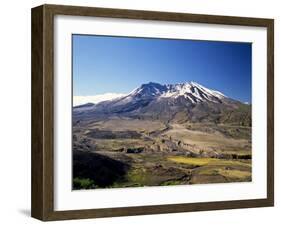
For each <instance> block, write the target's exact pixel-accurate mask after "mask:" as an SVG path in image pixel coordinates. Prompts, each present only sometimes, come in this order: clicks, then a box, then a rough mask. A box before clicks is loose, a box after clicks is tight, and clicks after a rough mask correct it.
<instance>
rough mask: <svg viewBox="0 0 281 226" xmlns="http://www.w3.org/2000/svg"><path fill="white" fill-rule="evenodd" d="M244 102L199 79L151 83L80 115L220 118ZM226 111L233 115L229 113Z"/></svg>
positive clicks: (184, 118)
mask: <svg viewBox="0 0 281 226" xmlns="http://www.w3.org/2000/svg"><path fill="white" fill-rule="evenodd" d="M242 105H243V106H247V105H245V104H243V103H241V102H239V101H236V100H234V99H231V98H229V97H227V96H226V95H224V94H223V93H221V92H219V91H216V90H212V89H209V88H206V87H204V86H202V85H200V84H198V83H196V82H186V83H180V84H167V85H162V84H158V83H153V82H150V83H147V84H143V85H141V86H140V87H139V88H136V89H134V90H133V91H132V92H130V93H129V94H127V95H125V96H121V97H117V98H114V99H112V100H109V101H103V102H100V103H98V104H96V105H93V106H91V107H90V108H87V109H88V110H85V111H84V112H81V109H80V110H79V117H80V116H81V117H82V116H83V117H86V118H92V117H112V116H114V117H115V116H121V117H123V116H124V117H132V118H140V119H141V118H149V119H159V120H168V121H169V120H175V119H176V120H183V121H187V120H190V121H202V120H207V121H209V120H211V121H220V120H221V119H222V117H223V118H224V117H229V118H231V117H233V116H231V114H232V115H233V113H231V112H234V115H236V112H240V113H241V111H240V108H241V106H242ZM244 108H246V109H247V111H246V113H245V112H244V113H245V114H246V115H249V114H250V113H249V110H248V109H250V106H247V107H244ZM74 112H75V110H74ZM229 112H230V113H229ZM226 113H227V114H230V115H228V116H226V115H225V114H226ZM240 113H239V114H240ZM77 116H78V111H77ZM243 117H244V116H243ZM247 117H248V116H247ZM238 118H240V116H239V117H238ZM235 120H236V119H235Z"/></svg>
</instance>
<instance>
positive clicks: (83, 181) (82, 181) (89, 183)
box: [73, 177, 97, 189]
mask: <svg viewBox="0 0 281 226" xmlns="http://www.w3.org/2000/svg"><path fill="white" fill-rule="evenodd" d="M73 188H74V189H91V188H97V186H96V185H95V182H94V181H93V180H91V179H89V178H79V177H75V178H74V179H73Z"/></svg>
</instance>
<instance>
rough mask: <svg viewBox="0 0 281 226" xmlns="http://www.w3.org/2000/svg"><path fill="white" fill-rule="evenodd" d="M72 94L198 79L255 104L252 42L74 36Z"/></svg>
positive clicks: (198, 81)
mask: <svg viewBox="0 0 281 226" xmlns="http://www.w3.org/2000/svg"><path fill="white" fill-rule="evenodd" d="M72 38H73V39H72V40H73V95H74V96H92V95H97V94H103V93H109V92H110V93H129V92H130V91H132V90H133V89H134V88H136V87H139V86H140V85H141V84H144V83H148V82H158V83H161V84H174V83H182V82H188V81H195V82H197V83H200V84H202V85H204V86H206V87H207V88H211V89H215V90H218V91H221V92H223V93H224V94H225V95H227V96H229V97H232V98H234V99H237V100H240V101H243V102H251V77H252V76H251V74H252V66H251V65H252V63H251V62H252V45H251V43H237V42H217V41H216V42H214V41H194V40H174V39H173V40H171V39H153V38H127V37H110V36H94V35H73V36H72Z"/></svg>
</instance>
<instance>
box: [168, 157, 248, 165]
mask: <svg viewBox="0 0 281 226" xmlns="http://www.w3.org/2000/svg"><path fill="white" fill-rule="evenodd" d="M168 160H170V161H173V162H176V163H184V164H189V165H195V166H204V165H229V166H231V165H246V166H248V165H249V166H250V164H249V163H245V162H240V161H237V160H224V159H217V158H190V157H184V156H170V157H168Z"/></svg>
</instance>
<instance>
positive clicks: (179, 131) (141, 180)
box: [71, 34, 252, 190]
mask: <svg viewBox="0 0 281 226" xmlns="http://www.w3.org/2000/svg"><path fill="white" fill-rule="evenodd" d="M71 107H72V189H73V190H84V189H109V188H112V189H114V188H132V187H145V186H180V185H185V186H192V185H194V184H201V185H202V184H214V183H235V182H244V183H246V182H251V181H252V43H250V42H227V41H208V40H187V39H169V38H155V37H154V38H148V37H122V36H106V35H86V34H72V106H71Z"/></svg>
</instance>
